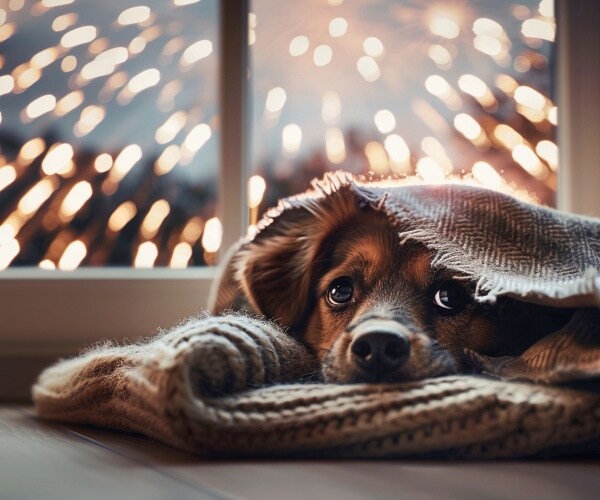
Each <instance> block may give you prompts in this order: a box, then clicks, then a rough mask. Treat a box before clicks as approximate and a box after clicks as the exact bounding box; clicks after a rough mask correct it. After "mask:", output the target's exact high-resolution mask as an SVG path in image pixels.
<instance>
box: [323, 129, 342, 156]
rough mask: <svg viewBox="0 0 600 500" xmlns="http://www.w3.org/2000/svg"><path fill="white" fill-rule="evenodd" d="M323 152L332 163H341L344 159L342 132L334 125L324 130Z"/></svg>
mask: <svg viewBox="0 0 600 500" xmlns="http://www.w3.org/2000/svg"><path fill="white" fill-rule="evenodd" d="M325 153H326V154H327V159H328V160H329V161H330V162H331V163H334V164H339V163H342V162H343V161H344V160H345V159H346V145H345V143H344V134H343V132H342V131H341V130H340V129H339V128H336V127H332V128H329V129H327V130H326V131H325Z"/></svg>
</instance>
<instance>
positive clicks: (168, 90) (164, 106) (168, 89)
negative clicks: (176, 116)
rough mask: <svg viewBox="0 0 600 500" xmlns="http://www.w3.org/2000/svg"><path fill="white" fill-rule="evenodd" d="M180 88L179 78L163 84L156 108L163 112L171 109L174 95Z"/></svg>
mask: <svg viewBox="0 0 600 500" xmlns="http://www.w3.org/2000/svg"><path fill="white" fill-rule="evenodd" d="M182 88H183V86H182V84H181V82H180V81H179V80H171V81H170V82H169V83H167V84H166V85H164V86H163V87H162V89H161V91H160V94H159V96H158V108H159V109H160V110H161V111H164V112H167V111H169V110H171V109H172V108H173V106H174V99H175V96H177V94H179V92H181V90H182Z"/></svg>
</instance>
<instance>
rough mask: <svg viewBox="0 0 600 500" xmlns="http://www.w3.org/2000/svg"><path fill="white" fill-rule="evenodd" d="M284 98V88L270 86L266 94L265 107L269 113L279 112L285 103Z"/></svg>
mask: <svg viewBox="0 0 600 500" xmlns="http://www.w3.org/2000/svg"><path fill="white" fill-rule="evenodd" d="M286 98H287V96H286V93H285V90H283V89H282V88H281V87H274V88H272V89H271V90H269V93H268V94H267V100H266V102H265V109H266V110H267V111H268V112H270V113H279V112H280V111H281V109H282V108H283V106H284V104H285V101H286Z"/></svg>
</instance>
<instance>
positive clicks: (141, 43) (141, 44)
mask: <svg viewBox="0 0 600 500" xmlns="http://www.w3.org/2000/svg"><path fill="white" fill-rule="evenodd" d="M147 43H148V42H147V41H146V39H145V38H142V37H141V36H136V37H135V38H134V39H133V40H131V42H129V45H128V46H127V51H128V52H129V53H130V54H131V55H135V54H141V53H142V52H143V51H144V49H145V48H146V44H147Z"/></svg>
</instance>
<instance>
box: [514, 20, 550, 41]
mask: <svg viewBox="0 0 600 500" xmlns="http://www.w3.org/2000/svg"><path fill="white" fill-rule="evenodd" d="M521 33H523V35H524V36H526V37H528V38H539V39H541V40H547V41H549V42H553V41H554V38H555V36H556V26H555V24H554V22H550V21H546V20H543V19H527V20H525V21H523V24H522V26H521Z"/></svg>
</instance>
